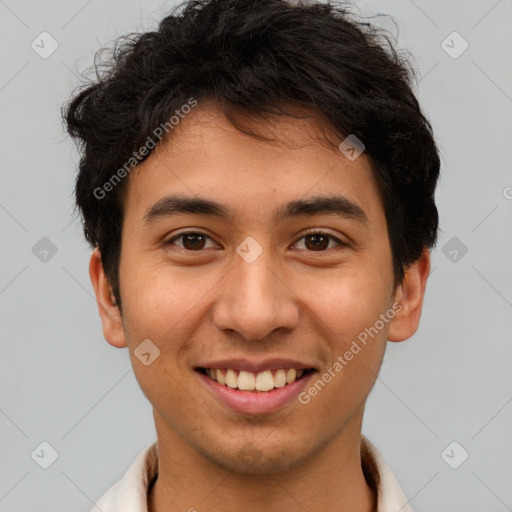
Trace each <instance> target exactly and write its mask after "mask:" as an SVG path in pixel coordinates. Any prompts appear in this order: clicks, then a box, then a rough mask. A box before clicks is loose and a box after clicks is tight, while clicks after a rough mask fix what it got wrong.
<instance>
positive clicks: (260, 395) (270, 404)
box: [196, 371, 316, 414]
mask: <svg viewBox="0 0 512 512" xmlns="http://www.w3.org/2000/svg"><path fill="white" fill-rule="evenodd" d="M196 373H197V375H198V376H199V377H200V378H201V380H202V381H203V382H204V383H205V384H206V386H207V388H208V389H209V390H210V391H211V392H212V393H213V394H214V395H215V397H216V398H217V399H220V401H221V402H223V403H224V404H226V405H228V406H229V407H231V409H234V410H235V411H237V412H241V413H245V414H262V413H268V412H273V411H276V410H278V409H281V408H282V407H284V406H285V405H287V404H289V403H291V402H292V401H293V400H297V397H298V395H299V394H300V393H301V392H302V391H303V390H304V388H305V387H306V386H307V384H308V382H309V379H310V377H311V376H312V375H314V374H315V373H316V372H310V373H308V374H306V375H305V376H303V377H302V378H300V379H299V380H296V381H294V382H292V383H291V384H287V385H286V386H283V387H282V388H274V389H272V390H271V391H240V390H238V389H233V388H230V387H228V386H224V385H222V384H219V383H218V382H217V381H215V380H213V379H210V377H208V376H206V375H205V374H204V373H201V372H199V371H196Z"/></svg>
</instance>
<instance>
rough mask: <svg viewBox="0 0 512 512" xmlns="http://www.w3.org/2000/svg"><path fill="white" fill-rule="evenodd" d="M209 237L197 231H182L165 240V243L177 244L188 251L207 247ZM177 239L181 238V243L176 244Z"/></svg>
mask: <svg viewBox="0 0 512 512" xmlns="http://www.w3.org/2000/svg"><path fill="white" fill-rule="evenodd" d="M208 239H210V237H209V236H208V235H205V234H204V233H196V232H192V231H191V232H188V233H180V234H179V235H176V236H174V237H173V238H171V239H170V240H168V241H167V242H165V245H166V246H169V245H177V246H178V247H180V248H182V249H185V250H187V251H201V250H202V249H204V248H205V245H206V243H207V240H208ZM177 240H181V244H176V243H175V242H176V241H177Z"/></svg>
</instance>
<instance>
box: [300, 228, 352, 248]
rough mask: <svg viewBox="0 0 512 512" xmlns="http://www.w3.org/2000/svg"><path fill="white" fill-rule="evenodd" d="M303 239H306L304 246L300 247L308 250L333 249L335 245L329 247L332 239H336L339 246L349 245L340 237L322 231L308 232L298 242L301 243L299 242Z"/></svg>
mask: <svg viewBox="0 0 512 512" xmlns="http://www.w3.org/2000/svg"><path fill="white" fill-rule="evenodd" d="M302 240H304V242H303V246H304V247H299V249H305V250H307V251H315V252H323V251H325V250H327V249H331V248H333V247H332V246H331V247H329V245H330V244H331V242H332V241H334V242H335V243H336V245H338V246H341V247H345V246H347V244H346V243H344V242H342V241H340V240H339V239H338V238H336V237H334V236H332V235H329V234H327V233H323V232H321V231H318V232H313V233H307V234H306V235H304V236H303V237H302V238H301V239H300V240H299V241H297V242H296V244H299V242H301V241H302Z"/></svg>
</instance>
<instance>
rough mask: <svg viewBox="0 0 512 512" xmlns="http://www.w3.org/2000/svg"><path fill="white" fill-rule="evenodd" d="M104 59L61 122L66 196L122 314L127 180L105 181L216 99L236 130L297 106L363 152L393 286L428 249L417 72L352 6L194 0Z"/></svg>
mask: <svg viewBox="0 0 512 512" xmlns="http://www.w3.org/2000/svg"><path fill="white" fill-rule="evenodd" d="M104 55H105V52H102V51H100V52H99V53H98V54H97V56H96V57H97V58H96V60H95V71H96V74H95V78H94V79H93V80H92V82H91V81H89V82H88V83H86V84H85V85H84V86H82V88H81V89H80V90H79V91H78V92H77V93H76V95H75V97H73V98H71V100H70V102H69V103H67V104H66V105H65V106H64V108H63V116H64V119H65V123H66V125H67V130H68V132H69V134H70V135H71V136H72V137H74V138H75V139H76V141H77V142H78V145H79V149H80V151H81V159H80V163H79V173H78V176H77V180H76V188H75V196H76V203H77V206H78V207H79V209H80V212H81V214H82V219H83V228H84V234H85V237H86V239H87V240H88V241H89V242H90V244H91V245H92V246H93V247H97V248H98V249H99V250H100V252H101V256H102V262H103V265H104V268H105V272H106V274H107V277H108V279H109V282H110V285H111V286H112V290H113V293H114V296H115V298H116V301H117V304H118V305H119V306H120V305H121V297H120V290H119V274H118V270H119V261H120V254H121V228H122V221H123V200H124V191H125V189H126V181H127V180H126V179H124V180H119V181H120V183H117V182H115V183H113V182H112V178H113V177H115V175H116V173H117V176H118V177H121V175H122V176H123V177H124V176H125V175H126V172H124V173H120V172H119V171H120V170H121V169H122V168H124V169H125V170H126V169H127V166H126V163H127V162H131V163H130V166H134V165H136V164H137V163H138V162H141V161H143V160H145V159H146V158H147V156H149V154H151V152H152V149H149V151H147V152H145V154H144V155H141V153H140V151H139V150H140V148H142V147H144V146H147V145H148V144H147V141H149V140H150V139H152V140H153V139H154V134H155V133H156V130H158V127H159V126H163V125H165V124H166V123H167V126H168V125H169V119H170V117H171V116H172V115H174V114H175V113H177V111H179V110H180V108H181V107H182V106H183V105H185V104H187V103H189V104H190V101H191V98H194V101H196V102H199V103H200V102H201V101H215V102H216V103H217V104H218V105H219V106H220V107H222V109H223V112H224V113H225V115H226V116H227V118H228V119H229V120H230V122H231V123H232V124H233V125H234V126H235V127H236V128H238V129H240V130H241V131H244V129H243V127H242V126H240V123H239V122H237V119H239V118H243V117H244V116H245V117H247V118H249V117H253V118H254V116H256V117H257V118H259V119H261V120H264V119H265V118H268V117H269V116H272V115H283V114H284V115H291V114H290V113H289V112H287V111H286V105H294V106H296V107H299V108H302V109H305V110H307V111H310V112H311V111H312V112H314V113H317V114H318V116H319V118H321V119H324V120H325V121H326V122H327V123H328V126H329V129H330V130H331V131H332V133H334V134H336V135H337V136H341V137H346V136H349V135H355V136H356V137H357V139H359V140H360V141H362V142H363V144H364V146H365V155H366V156H367V157H368V158H369V161H370V164H371V167H372V170H373V172H374V175H375V176H376V179H377V181H378V184H379V189H380V193H381V195H382V198H383V203H384V210H385V214H386V220H387V226H388V233H389V239H390V246H391V250H392V255H393V270H394V278H395V284H396V285H397V284H399V283H400V282H401V281H402V280H403V277H404V275H405V274H404V271H405V269H406V268H407V267H408V266H409V265H410V264H411V263H413V262H414V261H416V260H417V259H419V258H420V256H421V254H422V252H423V250H424V249H425V248H432V247H433V246H434V245H435V243H436V239H437V231H438V222H439V219H438V212H437V208H436V205H435V201H434V191H435V187H436V183H437V180H438V176H439V168H440V158H439V153H438V149H437V147H436V143H435V141H434V137H433V131H432V127H431V125H430V123H429V121H428V120H427V118H426V117H425V115H424V114H423V112H422V110H421V107H420V105H419V103H418V101H417V99H416V97H415V95H414V93H413V91H412V83H413V79H414V78H415V71H414V68H413V66H411V65H410V62H409V60H408V58H406V57H404V55H405V52H400V51H398V50H397V49H396V48H395V47H394V43H393V38H392V36H390V35H389V33H387V32H385V31H384V30H381V29H378V28H376V27H375V26H374V25H372V24H371V23H370V22H368V21H367V20H364V19H356V17H355V16H354V15H353V13H352V12H351V6H350V5H349V4H346V3H332V2H331V3H314V2H294V1H292V0H289V1H286V0H192V1H189V2H186V3H185V4H182V5H180V6H178V7H177V8H176V9H175V10H174V11H172V12H171V13H170V14H169V15H168V16H167V17H165V18H164V19H163V20H162V21H161V22H160V24H159V26H158V30H156V31H150V32H145V33H132V34H129V35H127V36H123V37H121V38H119V39H117V40H116V42H115V44H114V46H113V48H112V51H111V52H108V54H107V55H108V58H107V59H105V58H102V57H103V56H104ZM166 131H168V130H166ZM169 133H170V136H172V132H169ZM248 133H250V134H252V133H251V132H248ZM252 135H253V134H252ZM255 136H257V135H255ZM153 145H154V144H153ZM137 151H139V153H137ZM134 156H136V157H137V158H136V159H134ZM130 168H131V167H129V168H128V172H129V169H130ZM107 183H111V185H112V186H108V193H105V191H106V190H107V188H105V184H107ZM98 190H101V191H102V192H101V194H100V193H98ZM98 196H100V197H98Z"/></svg>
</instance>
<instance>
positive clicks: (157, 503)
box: [148, 413, 377, 512]
mask: <svg viewBox="0 0 512 512" xmlns="http://www.w3.org/2000/svg"><path fill="white" fill-rule="evenodd" d="M157 420H159V421H157ZM361 422H362V416H361V418H358V421H356V422H355V423H354V425H348V426H347V428H345V429H344V430H343V431H342V432H341V433H340V434H339V435H338V436H337V437H336V438H334V439H333V440H332V441H331V442H329V443H327V444H326V445H325V446H324V447H323V448H321V449H320V450H319V451H318V452H316V453H314V454H313V455H312V456H311V457H310V458H309V459H308V460H307V461H303V462H302V463H300V464H298V465H296V466H294V467H292V468H290V469H288V470H286V471H283V472H280V473H274V474H262V475H254V474H246V473H238V472H233V471H229V470H227V469H226V468H224V467H222V466H221V465H219V464H217V463H215V462H214V461H212V459H211V458H207V457H205V456H204V455H203V454H202V453H199V452H198V451H197V449H195V448H194V447H191V446H190V445H189V444H188V443H186V442H185V441H184V440H183V438H182V437H181V436H180V435H178V434H177V433H176V432H174V431H173V430H172V429H170V428H169V427H168V426H167V425H166V424H164V423H163V420H162V418H158V417H157V415H156V413H155V425H156V428H157V435H158V448H159V464H158V478H157V480H156V482H155V484H154V486H153V487H152V489H151V491H150V493H149V497H148V510H149V512H165V511H168V510H186V511H190V512H197V511H201V512H235V511H236V512H238V511H239V510H244V512H260V511H261V509H262V508H263V507H264V508H265V510H266V511H268V512H282V510H283V508H284V509H285V510H288V509H292V507H293V508H298V509H301V508H302V509H305V510H315V511H332V510H336V511H337V512H349V511H350V512H353V511H354V510H357V511H360V512H374V511H375V510H376V508H377V496H376V493H375V491H374V490H373V489H372V488H371V487H370V486H369V485H368V483H367V481H366V479H365V476H364V473H363V469H362V466H361V435H360V432H361ZM196 509H197V510H196Z"/></svg>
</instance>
